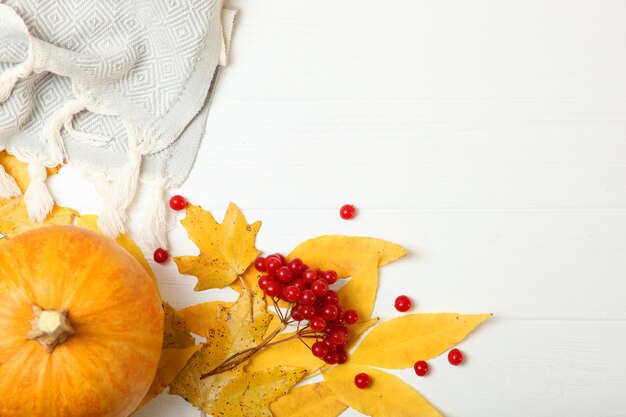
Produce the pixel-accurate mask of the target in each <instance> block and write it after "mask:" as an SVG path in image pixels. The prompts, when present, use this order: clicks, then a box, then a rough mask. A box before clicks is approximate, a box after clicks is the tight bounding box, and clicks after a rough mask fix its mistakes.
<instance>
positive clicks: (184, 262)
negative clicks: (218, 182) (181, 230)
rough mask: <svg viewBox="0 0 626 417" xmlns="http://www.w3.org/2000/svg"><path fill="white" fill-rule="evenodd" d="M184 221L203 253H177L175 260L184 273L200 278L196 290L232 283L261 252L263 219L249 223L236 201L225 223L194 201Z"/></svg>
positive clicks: (190, 236)
mask: <svg viewBox="0 0 626 417" xmlns="http://www.w3.org/2000/svg"><path fill="white" fill-rule="evenodd" d="M181 223H182V224H183V226H184V227H185V229H186V230H187V233H188V234H189V238H190V239H191V240H192V241H193V242H194V243H195V244H196V245H197V246H198V248H199V249H200V254H199V255H198V256H177V257H174V262H176V265H178V271H179V272H180V273H181V274H188V275H194V276H196V277H197V278H198V283H197V284H196V287H195V290H196V291H202V290H206V289H210V288H223V287H225V286H227V285H230V284H231V283H232V282H233V281H235V280H236V279H237V277H238V276H240V275H241V274H243V273H244V271H245V270H246V269H247V268H248V266H249V265H250V264H251V263H252V262H253V261H254V259H255V258H256V257H257V256H258V254H259V250H258V249H257V248H256V247H255V240H256V235H257V233H258V232H259V228H260V227H261V222H255V223H253V224H248V223H247V222H246V219H245V218H244V216H243V214H241V212H240V211H239V209H238V208H237V206H235V205H234V204H233V203H231V204H230V205H229V206H228V209H227V210H226V215H225V216H224V220H223V221H222V223H221V224H220V223H217V221H216V220H215V219H214V218H213V216H212V215H211V213H209V212H208V211H206V210H203V209H202V208H201V207H198V206H194V205H191V204H190V205H188V206H187V215H186V217H185V218H184V219H183V220H182V222H181Z"/></svg>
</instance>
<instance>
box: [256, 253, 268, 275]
mask: <svg viewBox="0 0 626 417" xmlns="http://www.w3.org/2000/svg"><path fill="white" fill-rule="evenodd" d="M254 269H256V270H257V271H259V272H265V271H267V268H266V267H265V258H264V257H262V256H259V257H258V258H256V260H255V261H254Z"/></svg>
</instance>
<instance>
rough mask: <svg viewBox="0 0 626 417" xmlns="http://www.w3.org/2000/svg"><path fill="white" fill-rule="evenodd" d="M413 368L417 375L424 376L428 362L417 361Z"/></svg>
mask: <svg viewBox="0 0 626 417" xmlns="http://www.w3.org/2000/svg"><path fill="white" fill-rule="evenodd" d="M413 369H414V370H415V373H416V374H417V376H424V375H426V374H427V373H428V369H429V368H428V363H426V361H417V362H415V365H413Z"/></svg>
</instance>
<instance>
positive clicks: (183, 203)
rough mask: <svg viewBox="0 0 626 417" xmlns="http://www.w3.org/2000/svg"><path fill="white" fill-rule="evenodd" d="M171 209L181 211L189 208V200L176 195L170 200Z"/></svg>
mask: <svg viewBox="0 0 626 417" xmlns="http://www.w3.org/2000/svg"><path fill="white" fill-rule="evenodd" d="M170 207H171V208H172V210H176V211H180V210H183V209H184V208H185V207H187V200H185V197H183V196H182V195H175V196H174V197H172V198H170Z"/></svg>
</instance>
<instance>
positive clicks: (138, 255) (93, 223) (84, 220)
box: [76, 214, 156, 280]
mask: <svg viewBox="0 0 626 417" xmlns="http://www.w3.org/2000/svg"><path fill="white" fill-rule="evenodd" d="M76 225H77V226H80V227H84V228H85V229H89V230H91V231H93V232H96V233H100V234H102V231H101V230H100V228H99V227H98V216H96V215H95V214H81V215H80V216H78V219H77V220H76ZM115 241H116V242H117V244H118V245H120V246H121V247H123V248H124V249H126V250H127V251H128V253H130V254H131V255H133V256H134V257H135V259H137V260H138V261H139V263H140V264H141V266H143V267H144V269H145V270H146V271H148V273H149V274H150V276H151V277H152V279H154V280H156V277H155V276H154V273H153V272H152V268H150V264H149V263H148V261H147V260H146V258H145V256H143V253H142V252H141V249H139V246H137V244H136V243H135V242H134V241H133V239H132V238H131V237H130V236H129V235H127V234H123V235H119V236H118V237H117V239H115Z"/></svg>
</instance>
